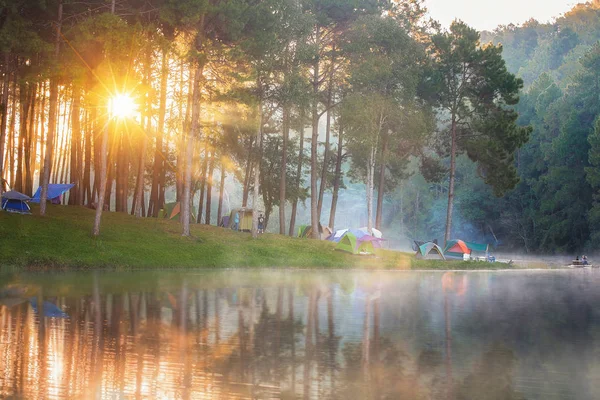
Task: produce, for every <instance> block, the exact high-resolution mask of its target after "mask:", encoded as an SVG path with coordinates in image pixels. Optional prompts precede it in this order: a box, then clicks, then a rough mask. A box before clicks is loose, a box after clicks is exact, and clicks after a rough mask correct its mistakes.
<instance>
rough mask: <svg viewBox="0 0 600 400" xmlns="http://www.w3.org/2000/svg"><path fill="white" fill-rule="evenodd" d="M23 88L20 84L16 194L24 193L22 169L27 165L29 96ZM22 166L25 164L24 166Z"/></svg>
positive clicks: (23, 85)
mask: <svg viewBox="0 0 600 400" xmlns="http://www.w3.org/2000/svg"><path fill="white" fill-rule="evenodd" d="M25 86H26V84H25V83H21V84H20V85H19V105H20V110H19V143H18V145H17V177H16V180H17V181H16V182H15V190H16V191H18V192H23V191H24V187H25V179H24V174H23V169H24V168H27V164H28V162H29V146H28V143H27V115H28V113H29V96H28V95H27V90H26V88H25ZM23 153H25V154H23ZM23 164H25V166H24V165H23Z"/></svg>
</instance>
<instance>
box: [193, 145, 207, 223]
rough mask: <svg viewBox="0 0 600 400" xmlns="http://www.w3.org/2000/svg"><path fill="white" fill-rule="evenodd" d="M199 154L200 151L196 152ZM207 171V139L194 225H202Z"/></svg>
mask: <svg viewBox="0 0 600 400" xmlns="http://www.w3.org/2000/svg"><path fill="white" fill-rule="evenodd" d="M198 153H200V150H198ZM207 170H208V139H207V140H206V141H205V142H204V159H203V160H202V171H200V173H201V176H200V199H199V200H198V215H197V216H196V223H198V224H200V223H202V212H203V211H204V191H205V188H206V172H207Z"/></svg>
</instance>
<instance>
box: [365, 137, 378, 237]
mask: <svg viewBox="0 0 600 400" xmlns="http://www.w3.org/2000/svg"><path fill="white" fill-rule="evenodd" d="M375 151H376V148H375V146H373V145H372V146H371V152H370V154H369V165H368V167H367V230H368V232H369V235H372V234H373V186H374V179H373V177H374V175H375Z"/></svg>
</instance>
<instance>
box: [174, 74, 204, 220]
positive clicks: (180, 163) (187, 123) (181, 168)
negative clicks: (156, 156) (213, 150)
mask: <svg viewBox="0 0 600 400" xmlns="http://www.w3.org/2000/svg"><path fill="white" fill-rule="evenodd" d="M181 76H182V82H183V65H182V69H181ZM194 76H195V74H194V70H193V69H190V73H189V78H188V92H187V105H186V107H185V116H184V118H183V131H184V132H189V131H190V129H191V119H190V118H191V115H192V107H193V106H192V103H193V92H194V79H195V78H194ZM181 89H182V90H183V84H182V85H181ZM180 107H181V106H180ZM180 111H181V109H180ZM198 112H200V111H198ZM185 140H186V137H185V136H183V137H181V140H179V141H178V148H179V151H178V152H177V177H178V178H177V182H178V186H177V201H179V202H180V201H181V197H182V196H183V190H184V188H183V186H184V180H185V163H186V161H185V157H186V156H185V154H186V151H187V149H186V148H185V146H186V141H185ZM193 158H194V149H192V159H193ZM190 179H191V178H190ZM190 185H191V181H190ZM190 192H191V187H190ZM190 201H191V200H190ZM181 215H182V214H181V213H180V216H179V219H180V221H181V218H182V217H181Z"/></svg>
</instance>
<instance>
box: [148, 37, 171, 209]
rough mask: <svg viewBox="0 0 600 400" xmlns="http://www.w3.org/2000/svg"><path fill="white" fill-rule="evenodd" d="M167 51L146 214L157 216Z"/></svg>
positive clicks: (165, 93)
mask: <svg viewBox="0 0 600 400" xmlns="http://www.w3.org/2000/svg"><path fill="white" fill-rule="evenodd" d="M168 57H169V52H168V50H167V48H166V47H165V48H164V49H163V54H162V64H161V70H160V104H159V109H158V127H157V129H156V149H155V151H154V168H153V172H152V189H151V191H150V204H149V206H148V216H153V217H155V218H156V217H158V210H159V209H160V208H161V207H162V204H160V202H159V199H160V195H159V192H160V181H161V173H162V171H163V169H164V167H165V165H164V155H163V131H164V129H165V113H166V108H167V79H168V78H169V63H168V61H169V59H168Z"/></svg>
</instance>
